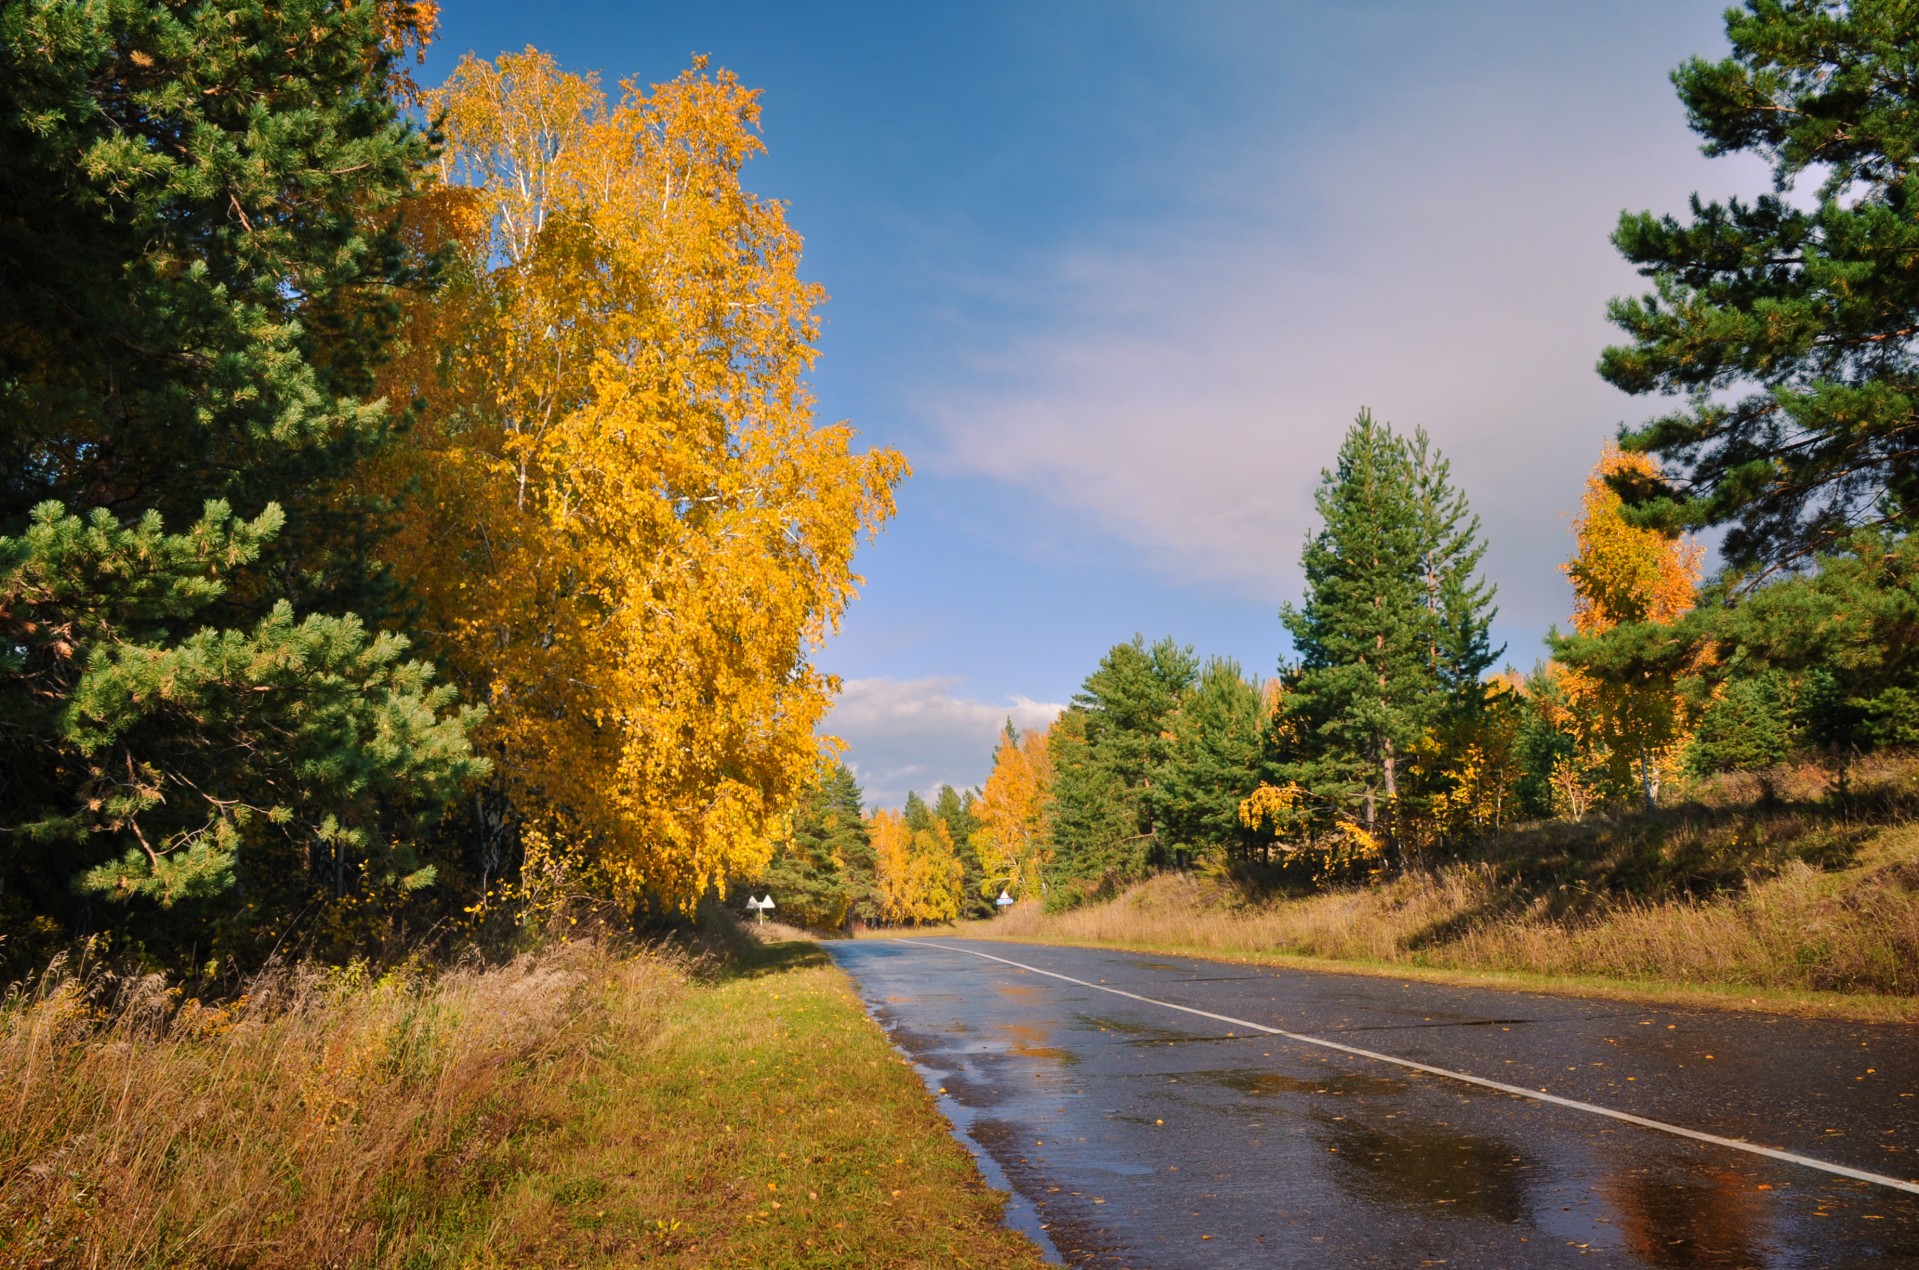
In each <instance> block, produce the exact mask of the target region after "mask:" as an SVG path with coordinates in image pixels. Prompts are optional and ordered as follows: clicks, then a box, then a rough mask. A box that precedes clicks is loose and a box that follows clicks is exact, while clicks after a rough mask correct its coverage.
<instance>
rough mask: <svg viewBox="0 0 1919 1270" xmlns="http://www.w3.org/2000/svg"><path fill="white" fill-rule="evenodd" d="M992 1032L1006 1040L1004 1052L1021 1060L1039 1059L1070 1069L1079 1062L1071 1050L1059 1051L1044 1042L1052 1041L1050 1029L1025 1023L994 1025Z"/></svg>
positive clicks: (1059, 1049)
mask: <svg viewBox="0 0 1919 1270" xmlns="http://www.w3.org/2000/svg"><path fill="white" fill-rule="evenodd" d="M993 1030H994V1031H995V1032H998V1033H1000V1034H1001V1035H1002V1036H1005V1037H1006V1038H1008V1039H1007V1042H1006V1045H1005V1052H1006V1053H1008V1054H1017V1055H1019V1056H1020V1057H1021V1058H1040V1059H1045V1060H1047V1061H1049V1062H1054V1063H1059V1064H1061V1065H1063V1066H1067V1067H1071V1066H1072V1065H1074V1064H1075V1063H1078V1062H1079V1055H1078V1054H1075V1053H1073V1051H1071V1050H1067V1049H1061V1048H1060V1047H1059V1046H1057V1045H1047V1044H1044V1042H1046V1041H1049V1040H1051V1039H1052V1036H1053V1029H1051V1028H1050V1027H1034V1026H1032V1025H1031V1024H1027V1023H996V1024H994V1025H993Z"/></svg>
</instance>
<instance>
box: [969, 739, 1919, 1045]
mask: <svg viewBox="0 0 1919 1270" xmlns="http://www.w3.org/2000/svg"><path fill="white" fill-rule="evenodd" d="M1848 784H1849V788H1848V789H1847V790H1846V792H1845V794H1844V796H1843V797H1840V796H1839V795H1838V793H1837V791H1835V790H1834V789H1833V788H1832V778H1831V776H1830V774H1828V773H1825V772H1823V771H1821V770H1819V769H1816V768H1795V769H1791V770H1781V771H1777V772H1773V773H1769V774H1767V777H1766V778H1765V779H1764V780H1761V779H1760V778H1757V777H1741V778H1725V779H1721V780H1719V781H1716V782H1712V783H1710V784H1708V785H1705V786H1702V787H1701V788H1699V789H1697V790H1695V791H1692V793H1693V797H1692V798H1691V799H1689V800H1688V801H1687V802H1685V803H1684V804H1683V805H1679V806H1675V807H1671V808H1662V809H1661V810H1660V811H1658V812H1656V813H1653V814H1651V815H1645V814H1634V815H1623V816H1618V817H1590V818H1588V819H1587V820H1585V821H1583V822H1566V821H1555V822H1549V823H1544V824H1535V825H1525V826H1520V827H1517V828H1515V829H1511V830H1509V831H1507V832H1505V833H1503V834H1501V835H1499V836H1498V837H1497V838H1496V839H1495V840H1492V841H1489V842H1485V843H1482V844H1479V845H1478V846H1477V847H1475V848H1474V850H1473V851H1472V852H1471V853H1470V855H1469V857H1468V858H1466V859H1464V860H1461V861H1457V862H1453V863H1448V864H1445V865H1442V866H1438V867H1430V868H1412V869H1409V870H1407V871H1406V872H1405V873H1404V874H1402V875H1401V876H1399V877H1396V878H1394V879H1391V880H1389V881H1387V882H1385V883H1383V884H1381V885H1376V886H1351V887H1337V888H1333V889H1330V890H1317V891H1307V890H1304V889H1300V890H1295V891H1291V892H1288V891H1286V890H1284V889H1281V890H1278V891H1272V890H1267V891H1259V890H1255V889H1252V888H1249V887H1247V886H1244V885H1239V884H1235V883H1234V882H1232V881H1230V880H1228V879H1221V878H1212V879H1209V878H1204V877H1196V876H1191V875H1187V876H1178V875H1169V876H1162V877H1159V878H1156V879H1153V880H1152V881H1149V882H1146V883H1144V884H1142V885H1140V886H1137V887H1135V888H1133V889H1131V890H1130V891H1128V892H1126V893H1125V894H1123V895H1121V896H1119V897H1118V898H1116V899H1113V900H1110V901H1108V902H1106V903H1103V904H1098V905H1093V906H1089V907H1087V908H1083V909H1079V910H1076V911H1072V912H1066V913H1058V914H1046V913H1042V912H1040V911H1039V910H1038V909H1037V908H1036V907H1026V906H1022V907H1021V908H1019V909H1016V910H1014V911H1013V912H1010V913H1008V914H1006V915H1005V916H1003V917H1001V918H999V919H997V920H995V921H992V922H983V923H977V924H972V925H970V926H969V927H967V928H965V930H964V933H967V934H977V935H989V936H994V937H1000V938H1015V939H1030V940H1051V941H1059V942H1069V943H1086V944H1101V945H1113V946H1122V947H1130V948H1139V949H1148V950H1153V951H1161V952H1179V951H1184V952H1202V953H1207V954H1211V955H1223V956H1238V957H1254V958H1259V959H1271V960H1295V959H1303V960H1304V961H1305V962H1306V963H1307V964H1311V963H1339V964H1341V965H1345V966H1351V967H1355V968H1365V969H1385V970H1387V971H1389V972H1390V973H1393V974H1402V975H1403V974H1407V973H1413V974H1423V975H1429V976H1432V977H1438V978H1454V979H1457V978H1461V977H1466V978H1472V979H1475V980H1478V981H1484V980H1485V979H1487V978H1488V977H1491V978H1494V979H1498V980H1503V981H1506V982H1511V983H1514V984H1515V985H1523V986H1526V987H1532V988H1544V989H1568V990H1581V991H1600V992H1612V993H1625V994H1629V995H1635V996H1644V997H1652V998H1658V999H1664V1000H1669V1001H1693V1002H1700V1003H1717V1004H1730V1005H1743V1006H1748V1007H1750V1006H1752V1005H1760V1006H1764V1007H1766V1008H1773V1009H1779V1008H1786V1009H1797V1010H1806V1011H1814V1012H1822V1013H1832V1014H1842V1015H1849V1016H1854V1017H1866V1018H1895V1019H1911V1020H1916V1021H1919V761H1915V760H1912V759H1884V760H1880V761H1878V762H1875V763H1873V764H1869V765H1862V766H1860V767H1858V768H1855V770H1854V771H1853V772H1852V773H1851V774H1850V779H1849V783H1848Z"/></svg>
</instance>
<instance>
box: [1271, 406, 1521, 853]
mask: <svg viewBox="0 0 1919 1270" xmlns="http://www.w3.org/2000/svg"><path fill="white" fill-rule="evenodd" d="M1314 502H1315V505H1316V506H1317V507H1318V510H1319V514H1320V518H1321V520H1322V521H1323V524H1322V526H1321V528H1320V529H1319V530H1318V532H1316V533H1315V534H1313V535H1312V536H1311V537H1310V538H1308V539H1307V542H1306V548H1305V551H1304V553H1303V554H1302V556H1301V561H1300V563H1301V566H1302V568H1303V570H1304V573H1305V578H1306V595H1305V599H1304V602H1303V603H1302V604H1301V605H1299V606H1297V607H1295V606H1293V605H1291V604H1288V605H1286V606H1285V607H1284V608H1283V609H1282V610H1281V613H1280V619H1281V621H1282V622H1284V623H1285V626H1286V629H1287V631H1288V632H1289V633H1290V634H1291V635H1292V638H1293V647H1294V651H1295V654H1296V655H1297V658H1298V660H1297V663H1296V664H1295V665H1293V666H1292V667H1290V668H1287V669H1286V671H1285V674H1284V679H1285V692H1284V693H1283V695H1282V702H1283V710H1282V716H1283V717H1280V718H1278V719H1276V720H1275V723H1276V725H1277V726H1275V728H1274V730H1273V737H1274V740H1275V746H1274V750H1275V752H1274V754H1273V755H1272V760H1273V761H1272V763H1271V767H1270V771H1269V779H1271V780H1273V781H1274V782H1275V783H1278V784H1285V785H1294V786H1297V787H1299V788H1300V789H1302V790H1304V791H1305V792H1306V794H1307V795H1308V796H1309V799H1310V803H1311V805H1310V806H1309V808H1308V810H1309V811H1310V812H1312V813H1314V814H1315V815H1316V817H1317V819H1318V820H1319V821H1320V822H1321V823H1322V824H1324V823H1325V822H1326V821H1327V820H1328V819H1329V818H1330V817H1332V816H1334V815H1345V816H1352V817H1353V818H1355V819H1356V820H1357V821H1358V822H1359V823H1360V824H1361V825H1363V826H1364V827H1365V829H1366V830H1367V832H1368V833H1370V834H1372V835H1373V836H1374V837H1375V838H1378V839H1380V840H1381V841H1383V842H1384V843H1385V844H1386V847H1387V852H1388V855H1389V857H1390V856H1391V855H1392V853H1393V848H1394V843H1395V832H1396V825H1395V823H1394V817H1395V815H1396V812H1397V810H1398V804H1399V800H1400V798H1401V795H1402V792H1403V791H1402V788H1401V786H1402V784H1403V782H1404V780H1405V778H1406V775H1407V770H1408V760H1409V757H1410V756H1411V754H1412V752H1413V750H1414V747H1415V746H1417V745H1418V744H1419V743H1420V742H1421V741H1422V740H1423V739H1424V738H1425V737H1426V735H1427V733H1428V731H1429V730H1430V729H1432V728H1433V727H1434V726H1435V725H1436V724H1437V723H1439V722H1440V720H1441V719H1442V718H1443V717H1444V716H1445V715H1446V713H1447V712H1449V711H1459V710H1471V709H1473V708H1474V707H1475V706H1476V705H1477V704H1478V702H1479V701H1480V699H1481V693H1482V689H1481V686H1480V679H1481V676H1482V675H1483V674H1484V673H1485V671H1486V669H1487V668H1488V667H1489V666H1490V665H1491V664H1492V661H1493V659H1494V658H1495V657H1496V656H1497V655H1498V653H1497V651H1495V650H1494V649H1492V648H1491V646H1490V644H1489V641H1488V635H1487V632H1488V629H1489V628H1490V625H1491V621H1492V616H1493V612H1494V610H1493V609H1492V607H1491V598H1492V590H1491V588H1490V587H1489V586H1487V585H1486V584H1485V583H1484V582H1483V581H1482V580H1481V579H1480V578H1479V577H1478V565H1479V559H1480V556H1481V554H1482V553H1483V552H1484V546H1483V544H1482V542H1481V540H1480V537H1479V522H1478V519H1477V518H1476V517H1474V516H1473V515H1472V513H1471V511H1470V509H1469V508H1468V507H1467V506H1466V501H1465V498H1464V496H1463V495H1461V494H1459V493H1458V492H1457V491H1456V490H1455V489H1454V488H1453V486H1452V483H1451V477H1450V471H1449V469H1448V467H1447V465H1446V462H1445V460H1444V459H1443V458H1442V457H1440V455H1439V454H1438V453H1437V452H1436V451H1435V450H1434V449H1433V448H1432V446H1431V444H1430V443H1429V442H1428V440H1427V438H1426V436H1425V434H1424V432H1423V431H1416V432H1415V433H1414V434H1413V436H1412V437H1411V438H1408V437H1404V436H1401V435H1399V434H1397V433H1395V432H1394V431H1393V430H1392V428H1391V427H1390V426H1389V425H1387V424H1384V423H1380V422H1378V421H1376V420H1375V419H1374V418H1373V416H1372V412H1371V411H1368V410H1362V411H1360V413H1359V416H1358V418H1357V419H1355V420H1354V422H1353V426H1352V427H1351V428H1350V429H1348V430H1347V433H1346V438H1345V441H1344V442H1343V443H1342V444H1341V446H1340V450H1339V457H1338V460H1337V462H1336V464H1335V466H1334V467H1333V468H1332V469H1331V470H1328V471H1325V472H1322V473H1321V477H1320V488H1319V490H1318V492H1317V493H1316V494H1315V496H1314Z"/></svg>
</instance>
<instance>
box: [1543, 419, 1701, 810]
mask: <svg viewBox="0 0 1919 1270" xmlns="http://www.w3.org/2000/svg"><path fill="white" fill-rule="evenodd" d="M1657 474H1658V467H1657V465H1656V463H1655V461H1654V460H1653V459H1652V458H1651V457H1649V456H1647V455H1644V454H1634V453H1629V452H1627V451H1623V450H1621V449H1620V448H1619V447H1618V446H1616V445H1614V444H1612V443H1611V442H1608V443H1607V445H1606V449H1605V452H1604V453H1603V454H1602V455H1601V456H1600V459H1599V463H1598V465H1597V466H1596V467H1595V468H1594V469H1593V472H1592V475H1591V477H1590V478H1588V480H1587V482H1586V495H1585V499H1584V501H1583V503H1582V505H1581V509H1580V515H1579V517H1578V518H1577V519H1576V520H1574V522H1573V532H1574V534H1575V536H1576V537H1577V540H1578V549H1577V551H1576V553H1575V554H1574V556H1573V558H1572V559H1571V560H1570V561H1568V562H1567V563H1566V564H1565V565H1564V566H1562V567H1563V568H1564V569H1565V572H1566V576H1567V577H1568V578H1569V579H1570V580H1571V581H1572V587H1573V613H1572V624H1573V629H1574V631H1576V632H1577V633H1578V634H1580V635H1583V636H1598V635H1604V634H1605V633H1606V632H1608V631H1610V630H1612V629H1614V628H1615V627H1618V626H1622V625H1626V624H1637V623H1655V624H1660V625H1670V624H1671V623H1673V622H1676V621H1678V620H1679V619H1680V618H1681V617H1683V616H1685V615H1686V613H1688V612H1690V611H1691V609H1692V607H1693V604H1694V602H1695V601H1696V599H1697V597H1698V593H1699V573H1700V562H1701V559H1702V557H1703V556H1704V554H1705V552H1704V548H1702V547H1700V546H1699V545H1697V544H1696V543H1692V542H1689V541H1687V540H1685V539H1684V538H1679V537H1674V536H1671V535H1668V534H1665V533H1662V532H1660V531H1659V530H1656V529H1645V528H1641V527H1639V526H1636V525H1632V524H1629V523H1628V522H1627V521H1626V518H1625V516H1624V515H1623V504H1622V502H1621V500H1620V497H1619V495H1618V494H1617V493H1615V492H1614V491H1613V488H1612V486H1611V485H1610V484H1609V483H1608V478H1611V477H1615V476H1621V475H1630V476H1638V477H1645V478H1651V477H1654V476H1656V475H1657ZM1560 684H1561V686H1562V687H1563V688H1564V690H1565V694H1566V698H1567V707H1568V709H1567V721H1568V722H1569V724H1570V726H1571V728H1572V730H1573V733H1574V735H1575V737H1576V738H1577V739H1578V741H1579V744H1580V748H1581V751H1582V755H1581V757H1582V758H1584V759H1585V760H1586V761H1587V763H1588V764H1589V765H1590V766H1592V767H1595V768H1599V769H1602V770H1604V771H1605V772H1607V774H1608V777H1609V783H1610V784H1611V786H1612V788H1613V791H1614V793H1615V794H1623V793H1624V792H1625V791H1626V790H1628V789H1631V788H1632V787H1633V786H1634V785H1635V784H1636V785H1637V786H1638V788H1639V792H1640V794H1641V796H1642V797H1643V799H1644V801H1645V803H1646V805H1647V806H1648V807H1651V806H1652V805H1653V803H1654V801H1655V800H1656V799H1657V798H1658V795H1659V787H1660V784H1661V782H1662V780H1663V779H1664V778H1665V777H1666V776H1668V775H1669V774H1670V773H1671V772H1672V771H1673V770H1674V769H1676V767H1677V766H1678V763H1679V760H1680V753H1681V750H1682V749H1683V748H1684V744H1685V739H1686V737H1685V730H1686V721H1685V718H1684V704H1683V701H1682V699H1681V696H1680V693H1679V689H1678V685H1677V684H1676V683H1674V682H1673V680H1672V679H1671V678H1669V677H1666V676H1663V675H1655V674H1652V673H1650V672H1644V673H1639V674H1635V675H1632V676H1629V677H1621V678H1606V677H1601V676H1598V675H1596V674H1593V673H1591V672H1589V671H1587V670H1583V669H1580V668H1577V667H1565V668H1562V670H1561V672H1560Z"/></svg>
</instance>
